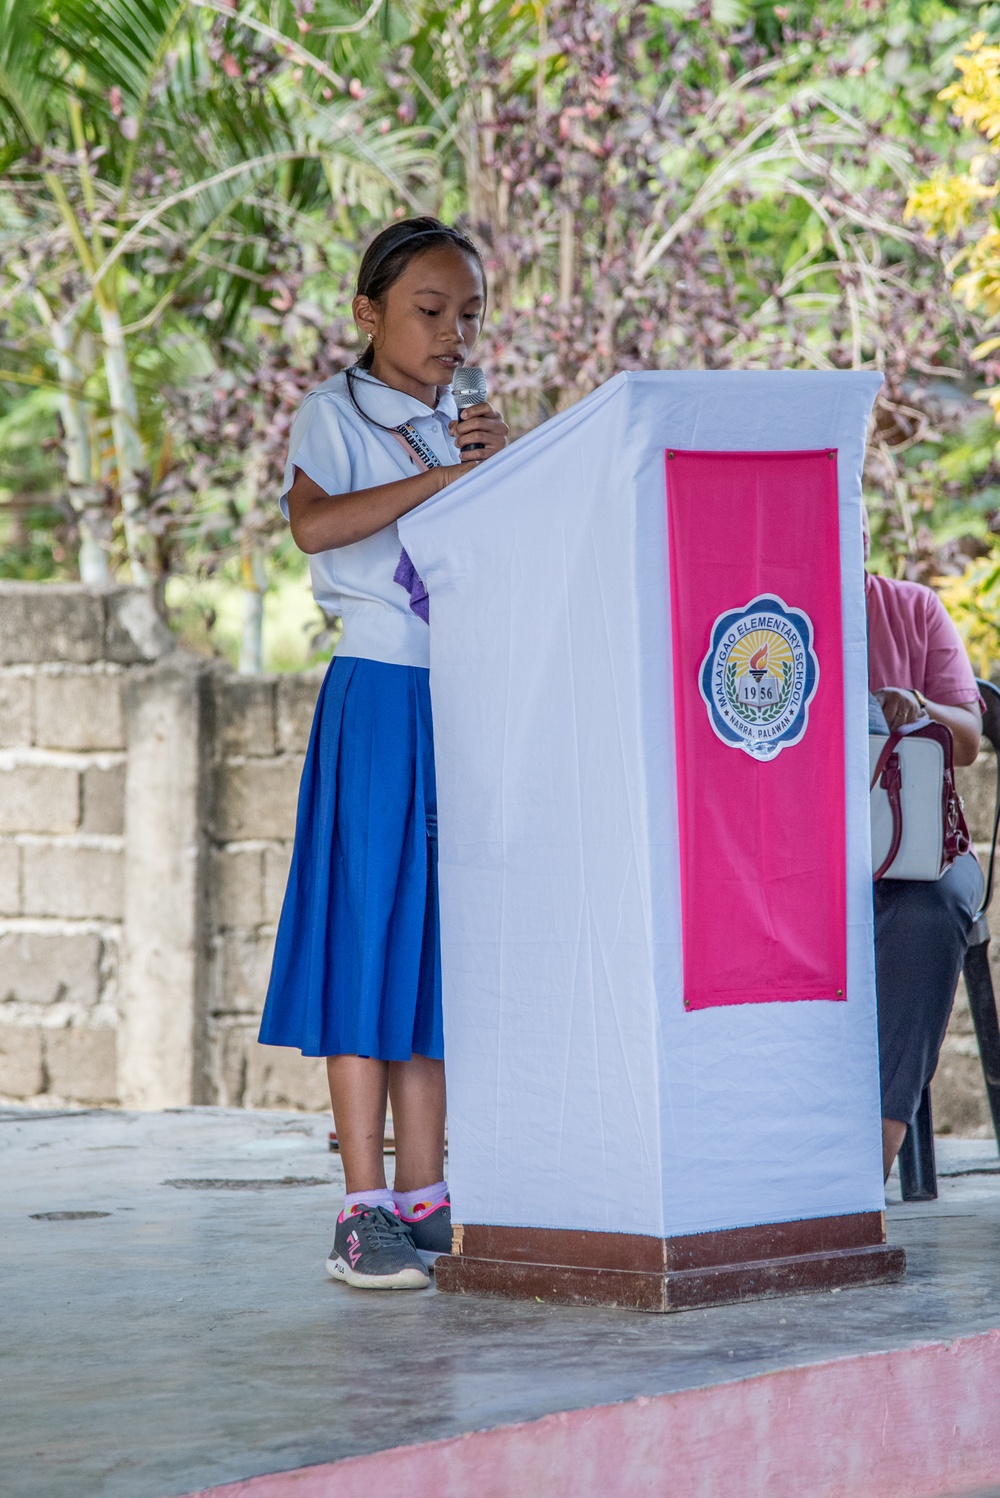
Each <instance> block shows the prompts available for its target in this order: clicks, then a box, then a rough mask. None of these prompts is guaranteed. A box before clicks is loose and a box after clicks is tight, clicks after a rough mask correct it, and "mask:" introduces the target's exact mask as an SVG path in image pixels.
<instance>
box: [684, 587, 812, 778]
mask: <svg viewBox="0 0 1000 1498" xmlns="http://www.w3.org/2000/svg"><path fill="white" fill-rule="evenodd" d="M818 680H819V662H818V661H817V659H816V653H815V651H814V650H813V628H812V622H811V620H810V619H809V616H808V615H807V614H804V613H803V612H802V610H801V609H791V608H789V607H788V605H787V604H786V603H783V602H782V600H781V599H780V598H776V597H775V596H774V595H773V594H770V593H764V594H761V595H760V597H759V598H753V599H751V601H750V602H749V603H748V604H747V605H746V607H745V608H742V609H728V610H727V611H726V613H724V614H720V615H719V617H718V619H716V621H715V623H714V625H713V626H712V634H711V642H710V644H709V647H708V654H707V655H706V657H705V659H704V661H703V662H702V666H701V671H700V673H699V685H700V687H701V695H702V697H703V698H704V699H705V705H706V706H707V708H708V717H709V721H710V723H711V725H712V727H713V728H714V730H715V732H716V733H717V734H718V736H719V738H720V739H721V740H722V742H723V743H724V744H729V745H730V746H731V748H733V749H744V750H745V751H746V753H747V754H749V755H752V756H753V758H754V759H759V760H768V759H774V757H775V755H777V754H779V753H780V752H781V750H782V749H787V748H788V747H789V746H790V745H792V744H797V743H798V742H799V740H800V739H801V738H802V736H803V734H804V733H805V731H806V727H807V724H808V721H809V704H810V702H811V701H812V699H813V697H814V696H815V695H816V684H817V682H818Z"/></svg>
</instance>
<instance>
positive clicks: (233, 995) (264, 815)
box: [208, 676, 329, 1110]
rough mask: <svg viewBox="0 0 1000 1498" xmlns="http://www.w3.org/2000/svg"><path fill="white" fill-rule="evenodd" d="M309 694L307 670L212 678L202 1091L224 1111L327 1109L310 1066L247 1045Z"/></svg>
mask: <svg viewBox="0 0 1000 1498" xmlns="http://www.w3.org/2000/svg"><path fill="white" fill-rule="evenodd" d="M318 689H319V680H318V678H316V677H312V676H286V677H279V678H277V679H275V678H268V677H256V678H255V677H240V676H227V677H220V678H218V679H217V681H216V685H215V692H214V718H215V729H214V733H213V736H212V740H213V741H212V756H211V771H210V773H211V780H212V818H211V826H210V845H211V846H210V857H209V887H210V901H209V905H210V925H211V934H210V938H209V940H210V979H209V983H210V988H209V992H210V999H209V1014H208V1032H209V1049H210V1054H211V1057H212V1067H213V1070H212V1078H211V1084H212V1093H213V1096H214V1097H216V1098H217V1099H218V1100H219V1101H220V1102H222V1103H226V1104H229V1105H230V1106H235V1105H242V1106H246V1107H253V1108H297V1107H301V1108H310V1109H316V1110H321V1109H325V1108H327V1107H329V1093H328V1091H327V1084H326V1069H325V1066H324V1064H323V1063H322V1062H321V1061H317V1060H309V1059H304V1058H303V1057H301V1056H300V1055H299V1054H298V1052H296V1051H286V1050H283V1049H278V1048H275V1047H273V1046H266V1047H265V1046H259V1045H258V1044H257V1041H256V1035H257V1026H258V1024H259V1021H260V1011H261V1005H262V1002H263V997H264V993H265V990H266V988H267V979H268V973H269V971H270V966H271V953H272V950H273V947H274V933H275V928H276V926H277V922H278V916H279V914H280V912H281V901H282V898H283V896H284V892H285V881H286V879H287V877H288V865H289V861H290V859H291V853H292V834H293V832H294V828H295V808H296V801H297V798H298V789H299V777H300V775H301V773H302V762H303V759H304V757H305V752H306V747H307V745H308V742H309V730H310V728H311V726H312V717H313V710H314V708H315V706H316V694H317V691H318Z"/></svg>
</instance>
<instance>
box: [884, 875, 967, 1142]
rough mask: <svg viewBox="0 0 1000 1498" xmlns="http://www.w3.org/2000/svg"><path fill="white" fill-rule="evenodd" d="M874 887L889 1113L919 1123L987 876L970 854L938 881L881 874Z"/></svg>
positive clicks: (887, 1107)
mask: <svg viewBox="0 0 1000 1498" xmlns="http://www.w3.org/2000/svg"><path fill="white" fill-rule="evenodd" d="M874 890H875V984H876V988H877V991H878V1050H879V1072H880V1076H881V1080H882V1117H883V1118H895V1119H898V1120H899V1122H900V1123H911V1122H912V1121H913V1118H914V1115H915V1114H916V1111H917V1108H918V1107H919V1106H920V1095H921V1093H922V1092H923V1090H924V1088H925V1087H926V1085H927V1083H928V1082H929V1081H930V1079H931V1077H933V1075H934V1071H935V1068H936V1067H937V1063H938V1055H939V1053H940V1050H941V1044H942V1042H943V1040H944V1035H945V1031H946V1029H947V1028H948V1016H949V1015H950V1014H951V1006H952V1001H953V1000H954V997H955V988H956V985H957V983H958V975H959V973H960V972H961V970H962V962H963V960H964V958H965V951H966V947H967V946H968V943H969V934H970V932H971V930H972V922H973V920H974V919H975V915H976V911H977V910H978V909H979V903H980V901H981V900H982V897H983V876H982V872H981V870H980V868H979V861H978V859H977V858H976V856H975V854H974V853H965V854H963V855H962V857H961V858H956V860H955V862H954V863H953V864H952V866H951V868H950V869H948V871H947V873H945V874H942V876H941V878H940V879H938V880H937V881H936V882H935V883H934V884H924V883H917V881H916V880H910V879H879V880H878V881H877V883H876V884H875V886H874Z"/></svg>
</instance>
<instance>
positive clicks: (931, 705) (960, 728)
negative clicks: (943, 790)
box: [874, 687, 983, 765]
mask: <svg viewBox="0 0 1000 1498" xmlns="http://www.w3.org/2000/svg"><path fill="white" fill-rule="evenodd" d="M874 695H875V696H876V697H877V698H878V700H879V702H880V703H881V704H882V711H883V712H884V713H885V721H886V722H887V723H888V725H889V732H890V733H891V732H892V730H893V729H894V728H901V727H902V726H903V725H904V724H905V723H915V722H916V721H917V719H918V718H921V717H923V716H924V712H925V710H926V713H927V716H928V718H933V720H934V722H935V723H943V724H944V726H945V728H950V729H951V736H952V739H953V740H954V754H955V763H956V765H972V764H975V762H976V758H977V756H978V754H979V741H980V739H981V738H982V733H983V718H982V714H981V713H980V711H979V704H978V703H976V702H960V703H957V704H952V703H948V702H931V701H930V699H929V698H926V697H925V698H924V704H925V707H923V708H922V707H921V706H920V702H919V701H918V699H917V696H916V693H915V692H914V691H913V690H912V689H910V688H908V687H882V689H881V690H880V691H878V692H876V693H875V694H874Z"/></svg>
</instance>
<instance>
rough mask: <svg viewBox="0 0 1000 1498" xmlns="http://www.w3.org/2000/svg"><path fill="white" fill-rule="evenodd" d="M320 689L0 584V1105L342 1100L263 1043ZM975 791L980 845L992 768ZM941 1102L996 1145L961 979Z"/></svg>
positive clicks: (997, 966) (128, 605) (133, 608)
mask: <svg viewBox="0 0 1000 1498" xmlns="http://www.w3.org/2000/svg"><path fill="white" fill-rule="evenodd" d="M319 681H320V678H319V676H318V675H308V676H297V677H280V678H269V677H239V676H236V675H235V674H234V673H233V672H232V671H230V670H229V669H228V667H226V666H224V665H222V664H221V663H219V662H215V661H211V660H208V659H206V658H204V657H200V656H195V655H190V654H188V653H187V652H184V651H180V650H175V649H174V648H173V641H172V639H171V637H170V635H169V632H168V631H167V630H166V629H165V627H164V626H163V624H162V622H161V621H160V619H159V618H158V616H157V614H156V611H155V609H154V608H153V606H152V603H151V601H150V599H149V598H148V597H147V596H146V595H145V594H143V593H141V592H140V591H138V590H135V589H112V590H109V591H107V592H103V593H93V592H89V591H88V590H87V589H85V588H83V587H81V586H78V585H65V586H64V585H53V584H22V583H0V1101H2V1100H4V1099H8V1100H25V1099H27V1100H31V1101H34V1102H38V1103H49V1104H53V1105H56V1104H60V1103H65V1102H70V1103H92V1104H100V1103H116V1102H117V1103H122V1104H125V1105H128V1106H134V1107H168V1106H173V1105H182V1104H186V1103H223V1104H227V1105H230V1106H247V1107H277V1108H308V1109H317V1110H322V1109H325V1108H326V1107H327V1106H328V1095H327V1090H326V1077H325V1068H324V1066H323V1063H322V1062H321V1061H317V1060H303V1058H302V1057H300V1056H299V1055H298V1053H297V1052H293V1051H285V1050H281V1049H275V1048H273V1047H261V1046H258V1045H257V1044H256V1032H257V1025H258V1022H259V1018H260V1011H261V1006H262V1004H263V999H264V992H265V989H266V985H267V977H268V972H269V968H270V961H271V951H272V947H273V943H274V933H275V927H276V924H277V920H278V915H279V911H280V908H281V900H282V896H283V894H284V887H285V879H286V877H287V872H288V864H289V859H290V856H291V846H292V836H293V832H294V825H295V807H296V799H297V793H298V783H299V776H300V773H301V768H302V761H303V757H304V754H305V750H306V746H307V742H308V738H309V730H310V727H311V723H312V714H313V709H314V706H315V701H316V694H317V691H318V689H319ZM959 783H960V790H961V792H962V795H963V797H964V798H965V803H966V813H967V816H968V820H969V823H970V827H971V828H972V832H973V836H974V837H975V839H976V841H977V843H978V844H979V845H980V846H981V845H982V844H984V843H986V842H988V839H989V836H990V831H991V828H992V817H993V794H994V786H995V770H994V764H993V758H992V755H983V756H981V758H980V761H979V763H978V764H977V765H976V766H975V767H973V768H972V769H971V770H965V771H960V772H959ZM994 924H995V926H996V928H997V931H998V938H997V941H996V942H994V944H993V949H992V961H993V964H994V984H995V986H996V989H997V992H998V993H1000V896H998V901H997V914H996V916H995V917H994ZM933 1101H934V1113H935V1123H936V1126H937V1128H938V1129H939V1130H940V1131H943V1132H949V1131H950V1132H954V1133H959V1134H980V1135H986V1134H988V1133H989V1132H990V1121H989V1114H988V1109H987V1106H986V1099H985V1093H984V1089H983V1082H982V1075H981V1071H980V1066H979V1059H978V1052H977V1049H976V1043H975V1037H974V1035H973V1033H972V1024H971V1018H970V1015H969V1010H968V1005H967V1003H966V1001H965V995H964V991H963V989H962V986H961V985H960V987H959V994H958V998H957V1000H956V1004H955V1010H954V1014H953V1016H952V1021H951V1025H950V1027H949V1031H948V1036H947V1038H946V1041H945V1046H944V1050H943V1052H942V1056H941V1063H940V1066H939V1068H938V1075H937V1077H936V1078H935V1083H934V1089H933Z"/></svg>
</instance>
